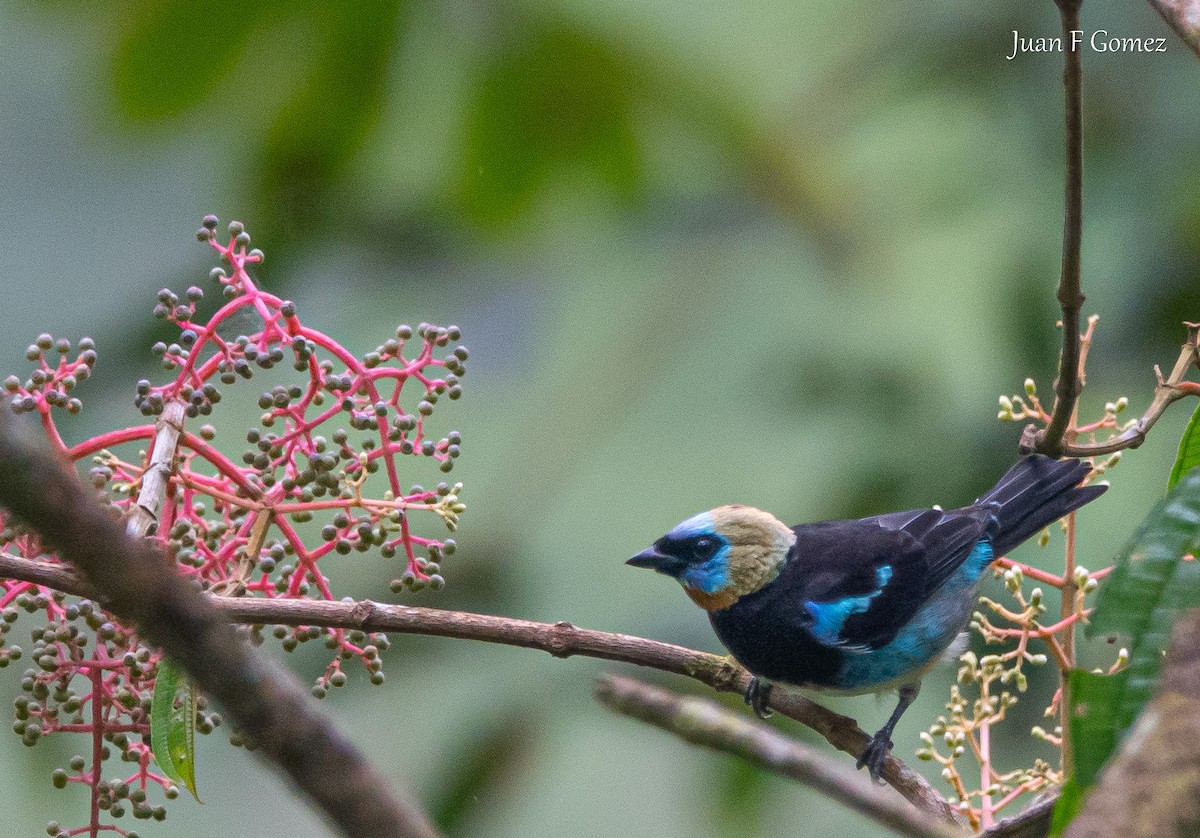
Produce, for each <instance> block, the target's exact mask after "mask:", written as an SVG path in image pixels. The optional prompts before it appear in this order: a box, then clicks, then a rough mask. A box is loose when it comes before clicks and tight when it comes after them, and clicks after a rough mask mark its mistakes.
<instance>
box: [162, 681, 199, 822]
mask: <svg viewBox="0 0 1200 838" xmlns="http://www.w3.org/2000/svg"><path fill="white" fill-rule="evenodd" d="M150 744H151V750H152V751H153V752H154V759H155V761H157V762H158V765H159V767H160V768H161V769H162V771H163V773H164V774H166V775H167V776H168V777H170V778H171V779H172V780H174V781H175V782H177V783H181V784H182V785H183V786H184V787H185V788H187V790H188V791H190V792H191V793H192V797H194V798H196V802H197V803H202V802H203V801H202V800H200V795H198V794H197V793H196V685H195V684H193V683H192V679H190V678H188V676H187V673H186V672H184V671H183V670H182V669H181V668H180V667H179V666H178V665H177V664H175V663H174V662H173V661H172V660H171V659H170V658H166V657H164V658H163V659H162V660H160V661H159V662H158V673H157V674H156V675H155V678H154V697H153V698H152V699H151V702H150Z"/></svg>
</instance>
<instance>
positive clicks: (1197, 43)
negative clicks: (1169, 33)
mask: <svg viewBox="0 0 1200 838" xmlns="http://www.w3.org/2000/svg"><path fill="white" fill-rule="evenodd" d="M1150 5H1151V6H1153V7H1154V9H1155V11H1157V12H1158V13H1159V14H1160V15H1162V17H1163V20H1165V21H1166V22H1167V23H1168V24H1170V26H1171V28H1172V29H1174V30H1175V32H1176V34H1178V35H1179V37H1180V38H1183V42H1184V43H1185V44H1187V45H1188V46H1189V47H1191V50H1192V52H1194V53H1196V57H1197V58H1200V2H1198V0H1150Z"/></svg>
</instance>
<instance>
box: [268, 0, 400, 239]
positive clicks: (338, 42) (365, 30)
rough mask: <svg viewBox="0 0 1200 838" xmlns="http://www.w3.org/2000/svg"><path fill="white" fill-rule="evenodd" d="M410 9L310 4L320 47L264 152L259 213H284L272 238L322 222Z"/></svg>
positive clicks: (370, 119)
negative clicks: (334, 186)
mask: <svg viewBox="0 0 1200 838" xmlns="http://www.w3.org/2000/svg"><path fill="white" fill-rule="evenodd" d="M306 8H308V7H306ZM408 8H409V3H408V2H407V0H376V2H371V3H356V4H338V3H331V4H323V5H316V6H314V7H312V8H310V9H308V12H307V13H308V20H309V22H310V23H311V24H313V25H315V26H317V27H319V31H320V36H319V38H320V47H319V48H318V51H317V54H316V55H315V56H313V59H312V62H313V63H312V65H311V66H310V68H309V69H308V71H307V74H306V77H305V78H304V79H303V81H302V82H301V83H300V85H299V87H298V89H297V91H296V93H295V94H294V95H292V96H291V97H290V98H289V99H288V100H287V101H286V102H285V103H284V105H283V107H282V108H281V109H280V111H279V113H278V114H276V116H275V118H274V119H273V120H272V121H271V127H270V129H269V131H268V132H267V137H266V140H265V143H264V148H263V151H262V163H261V166H262V174H261V180H262V182H261V185H260V192H261V197H262V210H263V214H265V215H268V216H269V215H272V214H275V215H282V218H280V219H279V220H280V221H281V222H283V223H282V225H281V229H280V230H278V231H277V236H278V233H286V232H288V231H291V232H293V233H296V232H300V233H303V232H304V231H306V230H307V229H310V228H311V227H312V226H313V225H316V224H320V223H322V222H323V213H322V209H323V207H324V205H325V204H326V203H327V201H328V195H329V191H330V189H331V187H332V186H333V182H334V181H335V179H336V177H337V175H338V174H339V173H340V172H341V171H342V169H343V168H344V166H345V164H346V162H347V161H348V160H349V159H350V158H351V156H352V155H353V154H354V153H355V152H357V151H358V150H359V148H361V146H362V144H363V141H364V140H365V139H366V137H367V135H368V133H369V132H370V129H371V128H372V127H373V126H374V125H375V122H376V120H377V118H378V116H379V112H380V107H381V101H382V98H383V88H384V84H385V82H386V81H387V77H388V73H387V70H388V66H389V60H390V59H391V58H392V57H393V56H394V54H395V48H396V40H397V31H398V29H399V27H400V24H401V22H402V20H403V19H404V18H405V16H406V13H407V11H408Z"/></svg>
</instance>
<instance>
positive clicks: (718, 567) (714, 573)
mask: <svg viewBox="0 0 1200 838" xmlns="http://www.w3.org/2000/svg"><path fill="white" fill-rule="evenodd" d="M680 579H681V580H682V581H683V583H684V584H685V585H689V586H691V587H693V588H696V589H698V590H701V591H704V593H706V594H715V593H719V592H720V591H722V590H724V589H725V587H726V586H727V585H728V584H729V545H728V544H726V545H724V546H722V547H721V549H720V550H718V551H717V553H716V555H714V556H713V557H712V558H711V559H709V560H708V561H706V562H702V563H701V564H696V565H692V566H691V567H689V568H688V569H687V570H685V571H684V572H683V573H682V574H681V575H680Z"/></svg>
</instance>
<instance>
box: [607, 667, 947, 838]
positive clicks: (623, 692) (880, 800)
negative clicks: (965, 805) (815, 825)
mask: <svg viewBox="0 0 1200 838" xmlns="http://www.w3.org/2000/svg"><path fill="white" fill-rule="evenodd" d="M596 698H597V700H599V701H600V703H601V704H603V705H605V706H606V707H608V708H609V709H610V710H614V711H615V712H617V713H621V714H623V715H626V716H631V717H632V718H635V719H638V720H640V721H643V722H648V723H649V724H652V725H655V726H657V727H660V728H662V729H664V730H666V731H669V732H671V733H674V734H675V735H676V736H679V737H681V738H682V739H684V740H685V741H687V742H691V743H692V744H694V745H702V746H704V747H707V748H713V749H715V750H718V751H724V752H726V753H729V754H733V755H734V756H738V757H741V758H742V759H744V760H746V761H747V762H749V763H750V764H751V765H754V766H756V767H757V768H761V769H763V770H766V771H770V772H772V773H775V774H779V775H781V776H784V777H789V778H791V779H793V780H797V781H799V782H801V783H803V784H804V785H806V786H809V787H811V788H814V789H816V790H817V791H819V792H821V793H822V794H826V795H828V796H829V797H832V798H833V799H834V800H836V801H838V802H839V803H841V804H843V805H845V806H847V807H848V808H850V809H853V810H854V811H856V812H859V813H860V814H863V815H866V816H867V817H869V818H871V819H872V820H875V821H876V822H878V823H881V824H883V825H884V826H886V827H887V828H889V829H891V830H894V831H895V832H898V833H900V834H901V835H908V836H911V838H963V832H962V831H961V830H960V829H957V828H954V827H951V826H950V825H948V824H945V823H936V822H935V823H930V822H929V821H928V820H927V818H926V817H925V816H923V815H922V814H921V813H920V812H918V811H917V810H916V809H915V808H913V807H912V806H910V805H909V804H907V803H904V802H902V801H900V800H898V799H896V798H895V797H894V796H892V795H890V794H887V793H885V792H884V791H883V790H882V789H881V788H879V786H876V785H875V784H874V783H872V782H871V781H870V780H869V779H867V778H866V777H864V776H863V775H861V774H857V773H855V772H853V771H851V770H850V769H849V768H847V767H845V766H842V765H838V764H834V763H832V762H831V761H830V760H829V758H828V757H827V756H825V755H823V754H821V753H820V752H819V751H816V750H815V749H813V748H810V747H809V746H807V745H805V744H803V743H801V742H797V741H795V740H793V739H789V738H788V737H786V736H784V735H783V734H781V733H779V732H778V731H776V730H775V729H774V728H772V727H769V726H767V725H764V724H759V723H757V722H754V721H751V720H750V718H749V717H747V716H746V715H745V714H743V713H734V712H732V711H730V710H727V709H725V708H724V707H721V706H720V705H718V704H716V703H714V702H712V701H709V700H708V699H704V698H698V697H695V696H682V695H678V694H676V693H673V692H669V691H667V690H664V689H661V688H659V687H653V686H650V685H649V684H643V683H642V682H640V681H635V680H633V679H632V678H623V677H620V676H618V675H606V676H604V677H603V678H601V679H600V680H599V682H598V683H597V685H596Z"/></svg>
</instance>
